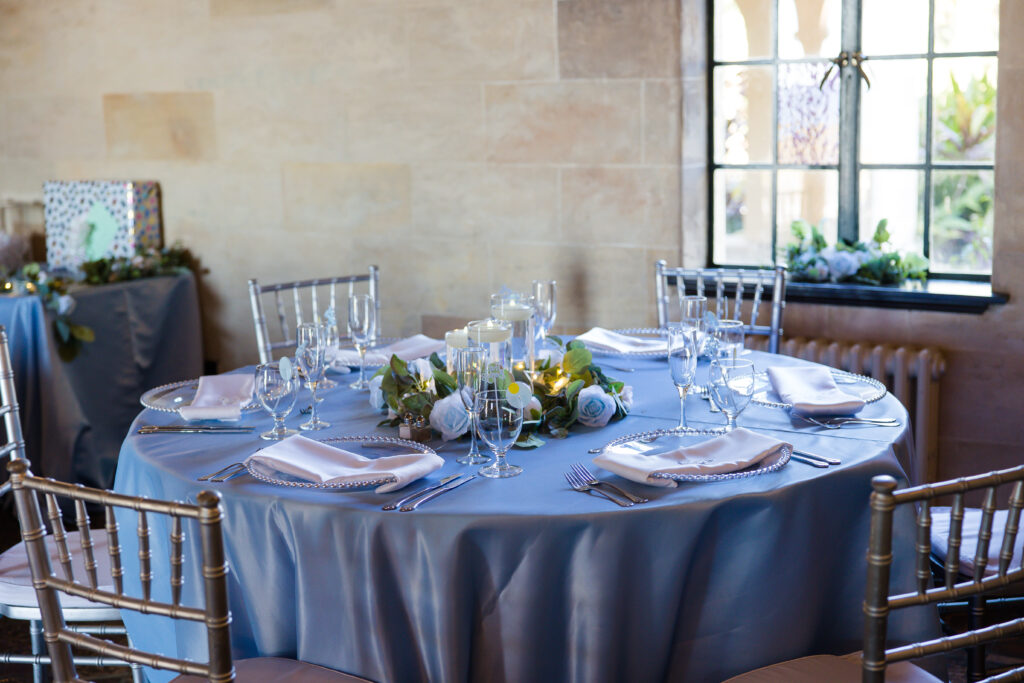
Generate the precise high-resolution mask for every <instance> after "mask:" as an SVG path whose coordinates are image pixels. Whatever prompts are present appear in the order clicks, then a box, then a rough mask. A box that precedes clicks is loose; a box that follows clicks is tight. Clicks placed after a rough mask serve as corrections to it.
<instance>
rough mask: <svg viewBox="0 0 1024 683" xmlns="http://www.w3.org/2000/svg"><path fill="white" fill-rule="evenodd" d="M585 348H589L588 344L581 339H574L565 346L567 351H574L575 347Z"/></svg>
mask: <svg viewBox="0 0 1024 683" xmlns="http://www.w3.org/2000/svg"><path fill="white" fill-rule="evenodd" d="M585 348H587V345H586V344H584V343H583V342H581V341H578V340H576V339H573V340H572V341H571V342H569V343H568V345H566V347H565V349H566V351H572V350H573V349H585Z"/></svg>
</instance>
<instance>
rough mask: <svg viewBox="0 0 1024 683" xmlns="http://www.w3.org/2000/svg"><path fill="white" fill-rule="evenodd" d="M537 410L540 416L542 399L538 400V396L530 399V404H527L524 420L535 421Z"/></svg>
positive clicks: (524, 410)
mask: <svg viewBox="0 0 1024 683" xmlns="http://www.w3.org/2000/svg"><path fill="white" fill-rule="evenodd" d="M535 410H536V411H537V413H538V415H539V414H540V411H541V405H540V399H539V398H537V397H536V396H532V397H530V402H529V403H527V404H526V408H524V409H523V419H524V420H532V419H534V418H533V411H535Z"/></svg>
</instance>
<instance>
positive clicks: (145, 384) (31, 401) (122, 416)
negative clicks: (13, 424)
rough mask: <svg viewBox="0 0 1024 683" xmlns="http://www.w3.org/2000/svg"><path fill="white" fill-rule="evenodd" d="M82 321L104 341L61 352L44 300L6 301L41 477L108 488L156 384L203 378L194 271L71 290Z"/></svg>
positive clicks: (27, 430)
mask: <svg viewBox="0 0 1024 683" xmlns="http://www.w3.org/2000/svg"><path fill="white" fill-rule="evenodd" d="M72 296H73V297H74V299H75V302H76V305H75V309H74V311H73V312H72V316H71V317H72V320H73V321H74V322H75V323H78V324H81V325H86V326H88V327H91V328H92V329H93V331H94V332H95V333H96V340H95V341H94V342H92V343H88V344H84V345H83V348H82V350H81V352H80V353H79V355H78V356H77V357H76V358H75V359H74V360H72V361H71V362H67V363H66V362H64V361H62V360H61V359H60V358H59V357H58V356H57V351H56V342H55V341H54V339H53V326H52V322H51V320H50V319H49V318H48V316H47V315H46V313H45V311H44V310H43V306H42V304H41V302H40V300H39V298H38V297H36V296H0V325H3V326H4V327H5V328H6V329H7V339H8V341H9V346H10V352H11V361H12V364H13V366H14V381H15V390H16V392H17V394H18V402H19V404H20V406H19V407H20V411H21V422H22V429H23V431H24V435H25V447H26V452H27V456H28V458H29V461H30V462H32V469H33V471H34V472H36V474H40V475H45V476H48V477H55V478H57V479H60V480H62V481H73V482H80V483H84V484H89V485H92V486H100V487H104V488H109V487H110V486H111V485H112V484H113V481H114V469H115V467H116V466H117V457H118V451H119V450H120V447H121V442H122V441H124V438H125V435H126V434H127V433H128V427H129V426H130V425H131V422H132V420H133V419H134V418H135V416H136V415H137V414H138V412H139V396H141V395H142V393H143V392H144V391H145V390H146V389H149V388H150V387H153V386H156V385H159V384H166V383H168V382H173V381H178V380H183V379H188V378H190V377H195V376H196V375H198V374H199V373H200V371H201V370H202V342H201V334H200V329H199V304H198V299H197V296H196V285H195V279H194V278H193V277H192V274H191V273H190V272H186V273H183V274H181V275H178V276H167V277H154V278H148V279H145V280H135V281H132V282H121V283H115V284H109V285H100V286H88V287H79V288H77V289H75V290H74V291H73V292H72Z"/></svg>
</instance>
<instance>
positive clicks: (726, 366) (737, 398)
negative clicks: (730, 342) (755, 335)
mask: <svg viewBox="0 0 1024 683" xmlns="http://www.w3.org/2000/svg"><path fill="white" fill-rule="evenodd" d="M710 376H711V385H710V386H711V395H712V397H714V399H715V403H716V404H717V405H718V407H719V408H720V409H721V410H722V412H723V413H725V419H726V420H727V422H726V425H725V431H727V432H731V431H732V430H733V429H735V428H736V417H737V416H738V415H739V414H740V413H741V412H743V409H744V408H746V407H747V404H748V403H750V398H751V397H752V396H753V395H754V362H753V361H750V360H745V359H733V358H715V359H713V360H712V361H711V373H710Z"/></svg>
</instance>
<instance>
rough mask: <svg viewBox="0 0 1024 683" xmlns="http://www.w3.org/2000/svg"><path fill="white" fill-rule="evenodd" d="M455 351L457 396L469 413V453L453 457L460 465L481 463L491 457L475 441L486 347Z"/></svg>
mask: <svg viewBox="0 0 1024 683" xmlns="http://www.w3.org/2000/svg"><path fill="white" fill-rule="evenodd" d="M453 351H454V353H455V379H456V381H458V383H459V397H460V398H461V399H462V405H464V406H465V407H466V412H467V413H468V414H469V453H466V455H460V456H459V457H457V458H455V462H457V463H459V464H460V465H482V464H484V463H487V462H490V461H491V459H490V458H489V457H487V456H486V455H484V454H483V453H481V452H480V449H479V447H478V446H477V443H476V419H475V417H474V415H475V413H476V395H477V394H478V393H479V392H480V390H481V389H482V388H483V384H484V371H485V369H486V367H487V349H485V348H483V347H481V346H465V347H462V348H456V349H453Z"/></svg>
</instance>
